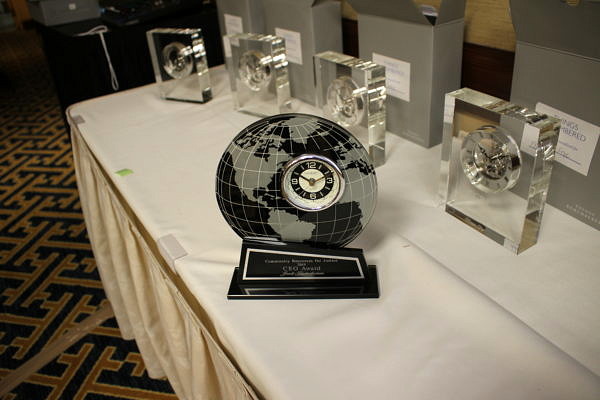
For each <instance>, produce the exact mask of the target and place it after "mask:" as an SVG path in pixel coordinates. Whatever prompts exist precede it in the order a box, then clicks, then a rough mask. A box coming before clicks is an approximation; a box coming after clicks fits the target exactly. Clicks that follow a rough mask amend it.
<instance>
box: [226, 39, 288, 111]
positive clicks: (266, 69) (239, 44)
mask: <svg viewBox="0 0 600 400" xmlns="http://www.w3.org/2000/svg"><path fill="white" fill-rule="evenodd" d="M224 46H226V47H227V49H226V51H225V53H226V57H225V64H226V65H227V71H228V73H229V82H230V84H231V92H232V97H233V103H234V108H235V110H237V111H241V112H244V113H247V114H251V115H256V116H271V115H275V114H282V113H288V112H291V111H292V98H291V95H290V83H289V80H288V63H287V60H286V54H285V41H284V40H283V39H282V38H280V37H278V36H273V35H262V34H254V33H239V34H234V35H227V36H225V39H224Z"/></svg>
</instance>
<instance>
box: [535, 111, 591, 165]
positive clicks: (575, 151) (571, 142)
mask: <svg viewBox="0 0 600 400" xmlns="http://www.w3.org/2000/svg"><path fill="white" fill-rule="evenodd" d="M535 110H536V111H537V112H539V113H542V114H547V115H550V116H553V117H556V118H558V119H560V120H561V125H560V134H559V135H558V144H557V146H556V155H555V161H556V162H559V163H561V164H563V165H565V166H567V167H569V168H571V169H572V170H574V171H577V172H579V173H580V174H582V175H585V176H587V174H588V171H589V169H590V163H591V162H592V158H593V157H594V151H595V150H596V144H597V143H598V138H599V137H600V127H598V126H596V125H594V124H591V123H589V122H587V121H584V120H581V119H579V118H577V117H574V116H572V115H569V114H567V113H565V112H562V111H560V110H557V109H555V108H552V107H550V106H548V105H546V104H544V103H537V105H536V107H535Z"/></svg>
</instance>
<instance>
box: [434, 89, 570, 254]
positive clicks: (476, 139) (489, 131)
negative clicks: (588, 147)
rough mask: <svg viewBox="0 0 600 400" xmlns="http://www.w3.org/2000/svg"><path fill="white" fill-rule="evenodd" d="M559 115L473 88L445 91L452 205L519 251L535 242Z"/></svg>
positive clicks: (445, 160)
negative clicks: (510, 101) (546, 113)
mask: <svg viewBox="0 0 600 400" xmlns="http://www.w3.org/2000/svg"><path fill="white" fill-rule="evenodd" d="M559 130H560V121H559V120H558V119H556V118H553V117H549V116H546V115H544V114H538V113H536V112H535V111H532V110H529V109H526V108H523V107H520V106H518V105H515V104H512V103H509V102H507V101H504V100H501V99H498V98H495V97H492V96H489V95H486V94H484V93H480V92H477V91H475V90H471V89H468V88H464V89H460V90H457V91H454V92H451V93H448V94H447V95H446V99H445V111H444V137H443V143H442V162H441V175H440V176H441V182H440V195H441V198H442V200H443V201H444V203H445V207H446V211H447V212H448V213H450V214H451V215H453V216H455V217H456V218H458V219H459V220H461V221H463V222H465V223H466V224H468V225H469V226H471V227H473V228H474V229H476V230H478V231H479V232H481V233H483V234H485V235H486V236H488V237H489V238H491V239H493V240H494V241H496V242H498V243H500V244H501V245H503V246H504V247H506V248H507V249H509V250H511V251H513V252H514V253H517V254H518V253H520V252H521V251H523V250H525V249H527V248H529V247H531V246H533V245H534V244H535V243H536V242H537V238H538V233H539V229H540V223H541V220H542V213H543V210H544V204H545V202H546V195H547V192H548V186H549V183H550V174H551V173H552V164H553V161H554V151H555V149H556V143H557V140H558V133H559Z"/></svg>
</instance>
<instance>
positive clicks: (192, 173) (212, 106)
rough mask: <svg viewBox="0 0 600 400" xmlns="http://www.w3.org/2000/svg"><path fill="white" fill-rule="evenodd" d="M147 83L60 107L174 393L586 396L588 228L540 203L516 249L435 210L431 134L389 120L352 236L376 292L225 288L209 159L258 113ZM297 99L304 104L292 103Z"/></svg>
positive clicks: (598, 290) (122, 297)
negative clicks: (267, 294)
mask: <svg viewBox="0 0 600 400" xmlns="http://www.w3.org/2000/svg"><path fill="white" fill-rule="evenodd" d="M211 79H212V81H213V87H214V99H213V100H212V101H210V102H209V103H206V104H192V103H181V102H172V101H164V100H162V99H160V98H159V94H158V88H157V87H156V85H148V86H144V87H141V88H137V89H133V90H129V91H126V92H122V93H118V94H114V95H110V96H105V97H100V98H96V99H93V100H90V101H86V102H83V103H79V104H76V105H74V106H72V107H71V108H70V109H69V111H68V118H69V122H70V125H71V132H72V141H73V153H74V158H75V166H76V173H77V181H78V186H79V190H80V197H81V205H82V208H83V212H84V215H85V219H86V225H87V228H88V234H89V236H90V240H91V243H92V248H93V250H94V255H95V258H96V262H97V265H98V269H99V272H100V276H101V279H102V282H103V285H104V288H105V290H106V294H107V297H108V298H109V300H110V301H111V304H112V306H113V309H114V311H115V315H116V318H117V321H118V323H119V327H120V328H121V332H122V334H123V337H125V338H135V340H136V342H137V344H138V346H139V348H140V351H141V353H142V356H143V358H144V361H145V364H146V367H147V370H148V373H149V375H150V376H153V377H160V376H167V377H168V378H169V380H170V382H171V384H172V386H173V388H174V390H175V391H176V393H177V395H178V397H180V398H181V399H256V398H266V399H278V400H279V399H365V398H369V399H398V398H405V399H442V398H443V399H507V398H509V399H598V398H600V377H599V375H600V334H598V333H599V332H600V313H599V312H598V306H599V305H600V262H599V261H598V260H600V246H599V244H600V240H599V239H600V233H599V232H598V231H596V230H594V229H593V228H591V227H589V226H587V225H585V224H583V223H581V222H579V221H577V220H575V219H573V218H571V217H570V216H568V215H566V214H564V213H562V212H560V211H558V210H556V209H554V208H552V207H547V208H546V212H545V215H544V220H543V225H542V230H541V234H540V238H539V243H538V244H537V245H535V246H534V247H532V248H530V249H528V250H526V251H525V252H524V253H522V254H520V255H518V256H515V255H513V254H512V253H510V252H508V251H507V250H506V249H504V248H502V247H501V246H499V245H497V244H496V243H494V242H492V241H491V240H489V239H487V238H485V237H484V236H482V235H480V234H479V233H478V232H476V231H474V230H473V229H471V228H469V227H468V226H466V225H464V224H463V223H461V222H460V221H458V220H456V219H455V218H453V217H451V216H450V215H448V214H446V213H445V212H444V210H443V207H440V205H439V201H438V198H437V189H438V180H439V179H438V175H439V152H440V149H439V146H437V147H434V148H432V149H424V148H421V147H419V146H417V145H414V144H412V143H410V142H408V141H406V140H403V139H400V138H398V137H396V136H393V135H389V134H388V136H387V140H388V156H387V161H386V164H385V165H383V166H382V167H380V168H378V169H377V176H378V182H379V198H378V205H377V209H376V212H375V216H374V217H373V219H372V221H371V222H370V223H369V225H368V226H367V228H366V229H365V231H364V232H363V233H362V235H361V236H360V237H359V238H358V239H357V240H356V241H355V242H353V243H352V247H361V248H363V249H364V250H365V255H366V257H367V261H368V262H369V264H376V265H377V268H378V273H379V280H380V282H379V283H380V290H381V297H380V298H379V299H357V300H278V301H268V300H267V301H265V300H243V301H242V300H233V301H232V300H227V298H226V293H227V289H228V285H229V281H230V279H231V275H232V272H233V268H234V267H235V266H236V264H237V262H238V258H239V251H240V245H241V239H240V238H239V237H237V236H236V235H235V233H234V232H233V231H232V230H231V229H230V228H229V226H228V225H227V223H226V222H225V220H224V219H223V217H222V216H221V214H220V212H219V210H218V207H217V203H216V199H215V194H214V185H215V172H216V166H217V163H218V160H219V158H220V156H221V154H222V152H223V151H224V150H225V147H226V146H227V144H228V143H229V141H230V140H231V139H232V138H233V136H235V134H237V133H238V132H239V131H240V130H241V129H243V128H244V127H245V126H247V125H248V124H250V123H252V122H253V121H255V120H256V119H257V118H256V117H252V116H249V115H245V114H241V113H237V112H234V111H233V104H232V99H231V94H230V92H229V89H228V82H227V77H226V73H225V71H224V69H223V68H222V67H218V68H215V69H212V70H211ZM303 110H304V111H309V112H310V110H311V108H310V107H309V106H304V109H303Z"/></svg>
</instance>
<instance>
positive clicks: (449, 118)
mask: <svg viewBox="0 0 600 400" xmlns="http://www.w3.org/2000/svg"><path fill="white" fill-rule="evenodd" d="M455 102H456V98H455V97H454V96H450V95H449V94H447V95H446V98H445V101H444V122H445V123H448V124H451V123H452V122H454V104H455Z"/></svg>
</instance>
